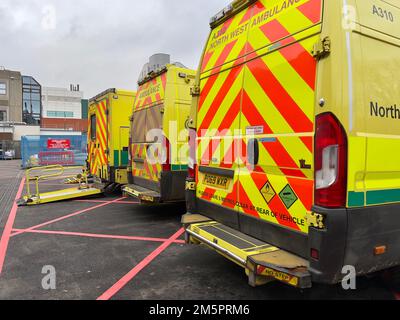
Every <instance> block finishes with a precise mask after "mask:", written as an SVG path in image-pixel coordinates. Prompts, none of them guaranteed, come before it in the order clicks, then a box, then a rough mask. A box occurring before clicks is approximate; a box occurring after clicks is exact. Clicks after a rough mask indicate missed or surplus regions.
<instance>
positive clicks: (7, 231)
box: [0, 178, 25, 275]
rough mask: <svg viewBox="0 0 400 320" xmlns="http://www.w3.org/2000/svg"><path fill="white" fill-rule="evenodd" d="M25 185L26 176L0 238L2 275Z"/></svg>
mask: <svg viewBox="0 0 400 320" xmlns="http://www.w3.org/2000/svg"><path fill="white" fill-rule="evenodd" d="M24 186H25V178H22V180H21V183H20V185H19V188H18V192H17V195H16V197H15V201H14V203H13V206H12V208H11V211H10V213H9V215H8V219H7V222H6V225H5V227H4V230H3V234H2V236H1V240H0V275H1V273H2V272H3V266H4V260H5V258H6V254H7V249H8V243H9V241H10V237H11V232H12V228H13V225H14V222H15V217H16V216H17V211H18V206H17V203H16V201H17V200H18V199H19V198H21V195H22V192H23V190H24Z"/></svg>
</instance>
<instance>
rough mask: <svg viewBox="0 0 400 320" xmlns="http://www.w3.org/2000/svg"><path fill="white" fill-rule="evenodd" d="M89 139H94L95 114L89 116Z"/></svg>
mask: <svg viewBox="0 0 400 320" xmlns="http://www.w3.org/2000/svg"><path fill="white" fill-rule="evenodd" d="M90 139H92V140H96V115H95V114H94V115H92V116H91V117H90Z"/></svg>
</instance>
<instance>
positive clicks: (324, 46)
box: [312, 37, 331, 60]
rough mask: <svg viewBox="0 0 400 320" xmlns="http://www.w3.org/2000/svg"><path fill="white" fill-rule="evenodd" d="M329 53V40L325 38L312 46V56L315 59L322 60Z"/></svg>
mask: <svg viewBox="0 0 400 320" xmlns="http://www.w3.org/2000/svg"><path fill="white" fill-rule="evenodd" d="M330 53H331V39H330V38H329V37H325V38H324V39H323V40H322V41H319V42H317V43H316V44H315V45H314V48H313V51H312V55H313V57H314V58H315V59H318V60H319V59H322V58H325V57H327V56H328V55H329V54H330Z"/></svg>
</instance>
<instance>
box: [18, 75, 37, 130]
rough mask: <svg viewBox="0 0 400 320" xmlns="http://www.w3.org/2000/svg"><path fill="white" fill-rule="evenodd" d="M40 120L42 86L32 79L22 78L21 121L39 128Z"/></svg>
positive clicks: (28, 77)
mask: <svg viewBox="0 0 400 320" xmlns="http://www.w3.org/2000/svg"><path fill="white" fill-rule="evenodd" d="M41 118H42V86H41V85H40V84H39V82H37V81H36V80H35V79H34V78H33V77H30V76H22V121H23V122H25V123H26V124H27V125H33V126H40V122H41Z"/></svg>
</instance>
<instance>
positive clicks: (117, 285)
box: [97, 228, 185, 300]
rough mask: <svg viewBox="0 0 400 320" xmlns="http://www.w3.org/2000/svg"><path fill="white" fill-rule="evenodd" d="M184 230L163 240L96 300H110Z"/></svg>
mask: <svg viewBox="0 0 400 320" xmlns="http://www.w3.org/2000/svg"><path fill="white" fill-rule="evenodd" d="M184 232H185V230H184V229H183V228H182V229H180V230H179V231H178V232H176V233H175V234H174V235H173V236H172V237H171V238H169V239H168V240H167V241H165V242H164V243H163V244H162V245H161V246H159V247H158V248H157V249H156V250H154V251H153V252H152V253H150V254H149V255H148V256H147V257H146V258H145V259H144V260H143V261H142V262H140V263H139V264H138V265H137V266H136V267H134V268H133V269H132V270H131V271H129V272H128V273H127V274H126V275H125V276H124V277H122V278H121V279H120V280H119V281H118V282H117V283H115V284H114V285H113V286H112V287H111V288H110V289H108V290H107V291H106V292H104V293H103V294H102V295H101V296H100V297H99V298H97V300H110V299H111V298H112V297H113V296H114V295H115V294H117V293H118V292H119V291H120V290H121V289H122V288H123V287H125V286H126V285H127V284H128V283H129V282H130V281H131V280H132V279H133V278H135V277H136V276H137V275H138V274H139V273H140V272H141V271H142V270H143V269H144V268H146V267H147V266H148V265H149V264H150V263H151V262H152V261H153V260H154V259H155V258H157V257H158V256H159V255H160V254H161V253H163V252H164V251H165V250H166V249H167V248H168V247H169V246H170V245H171V244H172V243H174V242H175V241H176V240H177V239H178V238H179V237H180V236H181V235H182V234H184Z"/></svg>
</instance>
